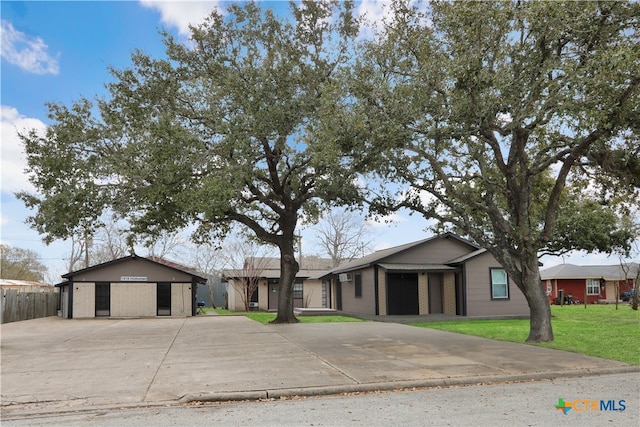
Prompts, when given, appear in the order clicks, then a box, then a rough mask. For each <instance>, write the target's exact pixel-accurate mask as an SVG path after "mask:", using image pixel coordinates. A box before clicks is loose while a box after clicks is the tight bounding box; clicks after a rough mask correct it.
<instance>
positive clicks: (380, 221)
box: [366, 212, 406, 227]
mask: <svg viewBox="0 0 640 427" xmlns="http://www.w3.org/2000/svg"><path fill="white" fill-rule="evenodd" d="M405 220H406V218H405V217H403V216H402V215H400V214H398V213H397V212H394V213H391V214H389V215H385V216H379V217H378V216H377V217H374V218H367V219H366V223H367V225H369V226H370V227H389V225H390V224H397V223H399V222H403V221H405Z"/></svg>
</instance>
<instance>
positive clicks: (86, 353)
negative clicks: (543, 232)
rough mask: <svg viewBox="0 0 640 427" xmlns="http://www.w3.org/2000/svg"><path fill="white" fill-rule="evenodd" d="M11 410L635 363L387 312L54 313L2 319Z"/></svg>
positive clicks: (486, 377) (501, 377)
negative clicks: (368, 317)
mask: <svg viewBox="0 0 640 427" xmlns="http://www.w3.org/2000/svg"><path fill="white" fill-rule="evenodd" d="M0 349H1V351H0V357H1V363H0V369H1V370H0V375H1V378H2V383H1V394H2V415H3V416H12V415H16V414H19V413H29V412H33V411H37V412H42V411H53V412H55V411H67V410H74V409H87V408H90V407H102V406H111V407H113V406H129V405H141V404H143V405H153V404H171V403H177V402H189V401H194V400H233V399H252V398H267V397H276V398H277V397H279V396H289V395H297V394H299V395H313V394H329V393H339V392H348V391H370V390H389V389H395V388H405V387H433V386H446V385H453V384H477V383H486V382H502V381H517V380H526V379H542V378H555V377H562V376H585V375H595V374H601V373H617V372H638V371H639V370H638V367H636V366H630V365H626V364H624V363H620V362H615V361H610V360H603V359H598V358H593V357H588V356H582V355H578V354H574V353H567V352H562V351H557V350H550V349H545V348H539V347H534V346H529V345H524V344H516V343H506V342H499V341H493V340H487V339H482V338H476V337H470V336H465V335H459V334H452V333H448V332H441V331H437V330H431V329H424V328H416V327H412V326H407V325H401V324H394V323H381V322H362V323H327V324H296V325H262V324H259V323H257V322H254V321H252V320H249V319H247V318H245V317H244V316H199V317H191V318H153V319H123V320H119V319H87V320H79V319H62V318H57V317H48V318H44V319H35V320H29V321H24V322H16V323H9V324H5V325H2V329H1V340H0Z"/></svg>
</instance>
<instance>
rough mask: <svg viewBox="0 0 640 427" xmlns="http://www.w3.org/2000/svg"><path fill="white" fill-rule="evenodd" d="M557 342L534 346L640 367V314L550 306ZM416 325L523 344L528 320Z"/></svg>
mask: <svg viewBox="0 0 640 427" xmlns="http://www.w3.org/2000/svg"><path fill="white" fill-rule="evenodd" d="M551 313H552V319H551V323H552V327H553V333H554V336H555V340H554V341H553V342H551V343H543V344H535V345H539V346H542V347H548V348H555V349H558V350H564V351H571V352H574V353H581V354H586V355H589V356H595V357H601V358H604V359H612V360H618V361H621V362H625V363H630V364H633V365H640V311H634V310H632V309H631V308H630V307H629V305H626V304H625V305H620V306H619V307H618V310H616V309H615V305H613V304H609V305H588V306H587V308H586V309H585V307H584V305H570V306H556V305H553V306H551ZM414 326H419V327H423V328H435V329H441V330H444V331H449V332H458V333H461V334H468V335H476V336H480V337H485V338H492V339H496V340H502V341H513V342H521V343H523V342H524V341H525V339H526V338H527V335H528V334H529V320H528V319H508V320H461V321H451V322H437V323H417V324H414Z"/></svg>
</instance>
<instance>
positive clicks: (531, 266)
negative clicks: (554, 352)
mask: <svg viewBox="0 0 640 427" xmlns="http://www.w3.org/2000/svg"><path fill="white" fill-rule="evenodd" d="M393 12H394V13H393V17H392V18H391V19H390V20H389V21H388V22H387V25H385V27H384V30H383V31H382V33H381V34H380V35H379V38H378V39H376V41H374V42H372V43H370V44H369V46H368V49H367V50H366V53H365V55H364V56H363V59H362V62H361V64H360V66H359V67H358V71H357V78H356V79H354V84H353V99H354V100H357V102H354V103H353V104H352V105H351V110H352V112H354V113H356V116H357V117H361V119H360V120H353V121H352V123H360V125H359V126H353V127H352V130H351V131H350V134H351V135H352V136H353V137H354V138H358V139H359V140H360V142H361V143H362V144H363V147H369V149H370V150H375V152H376V153H378V152H381V153H382V154H383V155H382V156H379V157H378V163H374V161H373V159H372V160H371V162H370V164H375V166H376V167H377V168H378V169H379V170H380V171H381V172H382V173H383V174H384V175H385V176H386V178H387V179H391V180H393V181H394V182H396V183H398V184H399V185H400V188H401V190H402V191H400V192H399V193H397V194H393V193H391V194H387V196H386V197H385V196H384V195H382V196H381V197H379V198H378V199H377V201H376V202H377V205H378V206H382V207H384V206H386V207H387V208H399V207H400V206H405V207H408V208H410V209H413V210H415V211H418V212H421V213H422V214H424V215H425V216H426V217H428V218H435V219H438V220H439V221H440V222H441V223H443V224H445V225H447V224H448V225H449V226H450V227H453V228H455V229H456V230H461V231H462V232H463V233H464V234H465V235H467V236H469V237H470V238H472V239H473V240H475V241H476V242H478V243H479V244H481V245H482V246H483V247H485V248H487V249H488V250H489V251H490V252H491V254H493V255H494V256H495V257H496V259H497V260H498V261H499V262H500V263H501V264H502V266H504V268H505V269H506V271H507V272H508V274H509V277H510V278H511V279H512V280H513V281H514V283H515V284H516V285H517V286H518V288H519V289H520V290H521V291H522V292H523V293H524V295H525V297H526V299H527V301H528V304H529V307H530V310H531V321H530V333H529V336H528V338H527V341H532V342H541V341H551V340H553V331H552V328H551V315H550V308H549V304H548V302H547V299H546V296H545V293H544V290H543V288H542V287H541V284H540V273H539V261H538V256H539V253H540V252H541V251H545V250H557V249H562V248H564V247H566V246H568V245H571V244H572V243H570V242H564V243H563V242H559V241H558V238H559V237H563V236H557V235H556V234H555V233H556V231H557V226H558V223H557V219H558V215H559V213H560V209H561V208H562V206H568V207H571V206H573V207H574V208H580V207H584V206H588V203H587V204H586V205H585V204H581V203H573V204H572V203H569V202H570V200H568V199H566V198H563V197H565V196H564V195H566V194H567V191H566V187H567V186H568V185H571V186H572V187H573V188H581V189H585V190H586V189H588V188H590V186H589V185H587V181H588V180H592V181H591V182H590V183H591V184H592V187H593V188H598V189H602V190H603V191H604V193H603V194H601V196H602V197H598V198H597V199H600V200H602V201H603V204H601V205H600V207H606V203H610V202H612V201H614V200H617V202H620V201H621V200H623V199H622V198H620V197H619V196H620V195H621V194H625V195H626V196H627V198H626V200H627V201H629V200H630V201H633V200H636V201H637V200H638V199H637V197H638V194H637V187H636V186H635V185H637V184H635V185H634V182H637V176H634V174H633V171H635V170H637V164H638V158H637V156H638V146H639V144H638V134H639V131H640V99H639V98H640V97H639V93H640V91H639V90H638V85H639V83H640V40H639V26H640V22H639V20H640V5H639V4H638V3H637V2H567V3H559V2H527V1H499V2H449V1H445V2H440V1H431V2H429V4H428V8H427V9H424V10H423V11H420V10H418V9H417V8H414V7H411V6H410V5H409V4H408V2H396V3H394V7H393ZM634 156H635V157H634ZM595 172H597V173H595ZM617 172H622V173H617ZM605 176H606V177H607V178H608V179H603V177H605ZM605 183H608V184H613V186H608V187H607V186H605V185H599V184H605ZM614 193H615V194H614ZM583 194H584V193H583ZM597 199H596V200H597ZM563 200H564V202H563ZM565 202H566V203H565ZM600 207H599V208H600ZM571 217H572V215H568V216H566V218H567V219H568V220H569V221H571ZM573 218H578V219H579V218H580V216H575V215H573ZM583 219H584V218H583ZM589 221H590V220H589ZM589 221H587V222H589ZM609 223H610V222H609ZM596 224H597V222H593V223H591V225H596ZM571 227H572V224H571V222H569V223H562V224H561V229H563V230H569V229H571ZM581 227H582V225H581ZM586 227H587V228H588V227H589V224H586ZM583 228H584V227H583ZM600 235H601V236H602V233H601V234H600ZM583 243H586V241H583ZM592 243H593V242H592ZM627 243H628V242H627ZM578 246H579V245H578ZM595 246H598V245H595ZM623 246H624V245H623Z"/></svg>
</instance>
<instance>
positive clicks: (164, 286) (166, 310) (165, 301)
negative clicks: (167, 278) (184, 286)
mask: <svg viewBox="0 0 640 427" xmlns="http://www.w3.org/2000/svg"><path fill="white" fill-rule="evenodd" d="M157 310H158V316H171V283H167V282H160V283H158V292H157Z"/></svg>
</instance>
